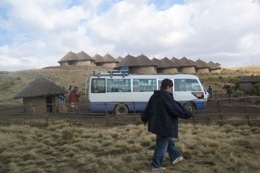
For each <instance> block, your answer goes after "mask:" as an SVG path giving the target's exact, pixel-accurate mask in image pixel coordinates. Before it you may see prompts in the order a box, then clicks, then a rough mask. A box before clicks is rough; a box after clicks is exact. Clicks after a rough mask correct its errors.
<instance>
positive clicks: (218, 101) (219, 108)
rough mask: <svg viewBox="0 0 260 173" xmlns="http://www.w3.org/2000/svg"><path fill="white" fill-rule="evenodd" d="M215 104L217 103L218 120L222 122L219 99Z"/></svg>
mask: <svg viewBox="0 0 260 173" xmlns="http://www.w3.org/2000/svg"><path fill="white" fill-rule="evenodd" d="M217 103H218V113H219V118H220V119H221V120H222V118H223V117H222V113H221V111H220V105H219V99H218V101H217Z"/></svg>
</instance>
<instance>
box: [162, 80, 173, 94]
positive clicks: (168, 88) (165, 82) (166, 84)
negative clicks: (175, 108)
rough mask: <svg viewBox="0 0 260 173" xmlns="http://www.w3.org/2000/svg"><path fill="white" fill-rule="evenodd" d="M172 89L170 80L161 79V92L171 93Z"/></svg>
mask: <svg viewBox="0 0 260 173" xmlns="http://www.w3.org/2000/svg"><path fill="white" fill-rule="evenodd" d="M172 87H173V82H172V80H170V79H167V78H166V79H163V81H162V83H161V90H165V91H167V92H169V93H172Z"/></svg>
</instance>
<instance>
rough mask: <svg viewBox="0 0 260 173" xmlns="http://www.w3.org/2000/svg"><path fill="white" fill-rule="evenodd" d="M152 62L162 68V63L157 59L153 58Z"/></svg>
mask: <svg viewBox="0 0 260 173" xmlns="http://www.w3.org/2000/svg"><path fill="white" fill-rule="evenodd" d="M152 61H153V62H154V63H155V64H156V65H157V67H158V68H160V67H161V66H162V64H161V61H160V60H159V59H157V58H155V57H153V59H152Z"/></svg>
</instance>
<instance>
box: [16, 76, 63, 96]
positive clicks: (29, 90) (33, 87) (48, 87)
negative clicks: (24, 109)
mask: <svg viewBox="0 0 260 173" xmlns="http://www.w3.org/2000/svg"><path fill="white" fill-rule="evenodd" d="M65 93H67V92H66V90H65V89H64V88H62V87H60V86H58V85H56V84H55V83H54V82H51V81H49V80H47V79H45V78H43V77H39V78H37V79H35V80H34V81H33V82H32V83H30V84H29V85H28V86H27V87H25V88H24V89H23V90H22V91H21V92H19V93H18V94H17V95H16V96H15V98H29V97H39V96H47V95H59V94H65Z"/></svg>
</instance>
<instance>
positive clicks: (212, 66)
mask: <svg viewBox="0 0 260 173" xmlns="http://www.w3.org/2000/svg"><path fill="white" fill-rule="evenodd" d="M208 65H209V71H210V73H220V71H221V67H220V65H218V64H216V63H214V62H212V61H210V62H209V63H208Z"/></svg>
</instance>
